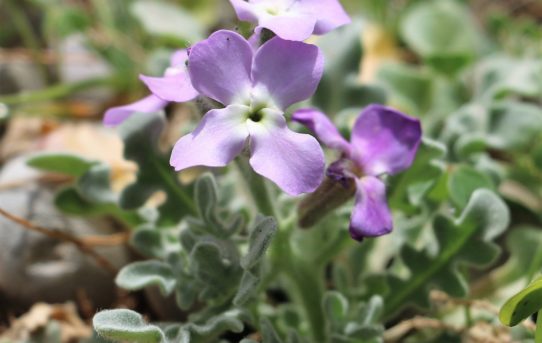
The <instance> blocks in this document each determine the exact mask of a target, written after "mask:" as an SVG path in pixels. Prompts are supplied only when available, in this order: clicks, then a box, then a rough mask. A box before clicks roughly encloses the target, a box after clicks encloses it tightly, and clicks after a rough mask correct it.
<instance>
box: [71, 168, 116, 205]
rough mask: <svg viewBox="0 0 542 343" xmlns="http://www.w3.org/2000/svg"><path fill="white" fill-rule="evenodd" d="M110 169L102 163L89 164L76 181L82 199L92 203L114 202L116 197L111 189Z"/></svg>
mask: <svg viewBox="0 0 542 343" xmlns="http://www.w3.org/2000/svg"><path fill="white" fill-rule="evenodd" d="M110 174H111V169H110V168H109V166H106V165H104V164H96V165H93V166H91V167H90V168H89V169H88V170H87V171H86V172H85V173H84V174H83V175H81V177H80V178H79V180H78V182H77V186H76V189H77V191H78V192H79V194H80V195H81V197H83V198H84V199H86V200H88V201H90V202H94V203H116V202H117V197H116V196H115V194H114V193H113V192H112V191H111V185H110V181H109V180H110Z"/></svg>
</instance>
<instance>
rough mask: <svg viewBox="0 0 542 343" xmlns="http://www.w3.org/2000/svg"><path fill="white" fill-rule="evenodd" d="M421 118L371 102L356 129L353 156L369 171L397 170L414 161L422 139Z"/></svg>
mask: <svg viewBox="0 0 542 343" xmlns="http://www.w3.org/2000/svg"><path fill="white" fill-rule="evenodd" d="M421 136H422V131H421V126H420V121H419V120H418V119H416V118H412V117H409V116H407V115H405V114H403V113H401V112H399V111H396V110H394V109H392V108H389V107H385V106H382V105H371V106H368V107H367V108H366V109H365V110H364V111H363V112H362V113H361V114H360V116H359V117H358V119H357V121H356V123H355V124H354V129H353V131H352V139H351V145H352V150H353V151H352V155H353V156H352V157H353V159H354V160H355V161H356V162H357V163H358V164H359V165H360V166H361V167H362V168H363V171H364V172H365V174H368V175H379V174H382V173H388V174H396V173H398V172H400V171H402V170H405V169H407V168H408V167H410V165H411V164H412V161H413V160H414V157H415V156H416V151H417V150H418V146H419V144H420V141H421Z"/></svg>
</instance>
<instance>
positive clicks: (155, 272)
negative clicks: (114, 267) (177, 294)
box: [115, 260, 177, 296]
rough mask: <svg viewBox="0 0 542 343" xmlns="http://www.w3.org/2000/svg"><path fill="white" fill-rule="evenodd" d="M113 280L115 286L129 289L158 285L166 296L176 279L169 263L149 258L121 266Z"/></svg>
mask: <svg viewBox="0 0 542 343" xmlns="http://www.w3.org/2000/svg"><path fill="white" fill-rule="evenodd" d="M115 282H116V284H117V286H119V287H121V288H124V289H127V290H131V291H136V290H140V289H143V288H146V287H148V286H158V287H160V291H161V292H162V294H163V295H164V296H166V295H169V294H171V292H173V289H174V288H175V284H176V282H177V281H176V279H175V275H174V274H173V271H172V269H171V267H170V265H169V264H167V263H164V262H160V261H155V260H149V261H142V262H134V263H131V264H129V265H127V266H125V267H123V268H122V269H121V270H120V272H119V273H118V274H117V277H116V279H115Z"/></svg>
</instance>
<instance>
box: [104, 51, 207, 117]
mask: <svg viewBox="0 0 542 343" xmlns="http://www.w3.org/2000/svg"><path fill="white" fill-rule="evenodd" d="M187 60H188V51H187V50H179V51H176V52H175V53H173V54H172V55H171V59H170V67H169V68H167V69H166V71H165V74H164V77H150V76H144V75H141V76H140V79H141V80H142V81H143V82H144V83H145V84H146V85H147V87H148V88H149V89H150V90H151V92H152V93H153V94H151V95H149V96H147V97H145V98H143V99H141V100H138V101H136V102H134V103H131V104H128V105H124V106H118V107H112V108H110V109H109V110H107V111H106V112H105V115H104V120H103V122H104V124H105V125H108V126H114V125H118V124H121V123H122V122H123V121H125V120H126V119H128V118H129V117H130V116H131V115H132V114H134V113H136V112H144V113H152V112H156V111H160V110H162V109H163V108H164V107H166V105H167V104H168V102H171V101H174V102H185V101H189V100H192V99H194V98H195V97H197V96H198V92H197V91H196V90H195V89H194V87H192V84H191V83H190V76H189V75H188V70H187V67H186V63H187Z"/></svg>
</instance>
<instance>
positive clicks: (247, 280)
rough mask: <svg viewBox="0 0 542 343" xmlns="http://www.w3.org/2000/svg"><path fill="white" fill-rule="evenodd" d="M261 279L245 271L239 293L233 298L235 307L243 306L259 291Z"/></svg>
mask: <svg viewBox="0 0 542 343" xmlns="http://www.w3.org/2000/svg"><path fill="white" fill-rule="evenodd" d="M259 284H260V278H259V277H258V276H256V275H254V274H253V273H251V272H250V271H248V270H245V272H244V273H243V277H242V278H241V283H240V285H239V288H238V289H237V293H236V294H235V297H234V298H233V304H234V305H235V306H238V307H239V306H243V305H244V304H245V303H246V302H247V301H248V300H250V298H251V297H252V296H253V295H254V294H255V293H256V292H257V291H258V286H259Z"/></svg>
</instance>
